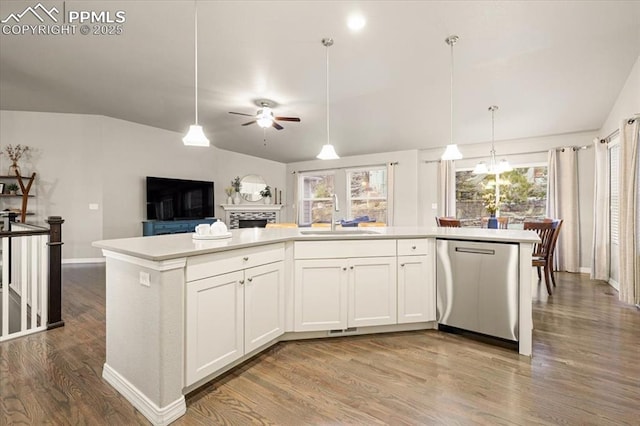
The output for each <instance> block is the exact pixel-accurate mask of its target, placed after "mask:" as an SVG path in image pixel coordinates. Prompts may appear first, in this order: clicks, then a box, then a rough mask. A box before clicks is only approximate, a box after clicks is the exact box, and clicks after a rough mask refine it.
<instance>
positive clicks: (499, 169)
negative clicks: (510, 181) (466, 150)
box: [473, 105, 513, 175]
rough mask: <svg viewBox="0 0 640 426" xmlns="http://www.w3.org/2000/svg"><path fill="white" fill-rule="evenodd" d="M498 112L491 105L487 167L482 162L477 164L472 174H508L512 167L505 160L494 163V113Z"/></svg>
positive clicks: (494, 106) (495, 107) (495, 106)
mask: <svg viewBox="0 0 640 426" xmlns="http://www.w3.org/2000/svg"><path fill="white" fill-rule="evenodd" d="M497 110H498V106H497V105H491V106H490V107H489V111H490V112H491V152H490V155H489V166H487V163H485V162H484V161H481V162H479V163H478V164H477V165H476V167H475V168H474V169H473V174H476V175H482V174H484V175H486V174H496V175H498V174H500V173H504V172H510V171H511V170H513V167H511V165H509V162H508V161H507V160H505V159H503V160H501V161H500V163H498V162H497V161H496V148H495V146H494V145H495V113H496V111H497Z"/></svg>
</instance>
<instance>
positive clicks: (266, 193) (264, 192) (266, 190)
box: [260, 185, 271, 204]
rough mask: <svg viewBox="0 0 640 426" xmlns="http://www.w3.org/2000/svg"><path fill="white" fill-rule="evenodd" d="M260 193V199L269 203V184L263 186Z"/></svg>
mask: <svg viewBox="0 0 640 426" xmlns="http://www.w3.org/2000/svg"><path fill="white" fill-rule="evenodd" d="M260 195H262V199H263V200H264V203H265V204H271V187H270V186H269V185H267V186H265V187H264V189H263V190H262V191H260Z"/></svg>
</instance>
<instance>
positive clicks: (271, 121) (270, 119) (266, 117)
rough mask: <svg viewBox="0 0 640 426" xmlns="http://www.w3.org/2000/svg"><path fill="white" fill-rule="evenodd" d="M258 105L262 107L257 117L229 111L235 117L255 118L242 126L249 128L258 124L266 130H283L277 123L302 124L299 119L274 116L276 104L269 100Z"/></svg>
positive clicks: (257, 102) (261, 101)
mask: <svg viewBox="0 0 640 426" xmlns="http://www.w3.org/2000/svg"><path fill="white" fill-rule="evenodd" d="M256 105H258V106H259V107H260V109H259V110H258V112H257V113H256V114H255V115H251V114H244V113H242V112H232V111H229V114H235V115H244V116H246V117H253V118H254V120H251V121H249V122H247V123H244V124H242V126H248V125H250V124H253V123H257V124H258V126H260V127H262V128H263V129H266V128H267V127H274V128H275V129H277V130H282V129H284V127H282V126H281V125H280V124H278V123H276V121H297V122H300V118H299V117H279V116H275V115H274V114H273V107H274V106H275V102H273V101H270V100H267V99H259V100H257V101H256Z"/></svg>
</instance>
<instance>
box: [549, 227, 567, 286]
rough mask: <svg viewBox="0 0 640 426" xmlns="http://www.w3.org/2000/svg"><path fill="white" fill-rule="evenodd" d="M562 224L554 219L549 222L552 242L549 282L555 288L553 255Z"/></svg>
mask: <svg viewBox="0 0 640 426" xmlns="http://www.w3.org/2000/svg"><path fill="white" fill-rule="evenodd" d="M563 222H564V220H563V219H556V220H554V221H553V222H551V223H552V224H553V228H554V230H553V237H552V239H553V241H551V252H550V253H549V265H550V267H551V282H553V286H554V287H555V286H556V277H555V273H554V270H553V268H554V264H553V263H554V262H553V259H554V257H553V256H554V254H555V252H556V245H557V244H558V237H559V236H560V228H562V223H563Z"/></svg>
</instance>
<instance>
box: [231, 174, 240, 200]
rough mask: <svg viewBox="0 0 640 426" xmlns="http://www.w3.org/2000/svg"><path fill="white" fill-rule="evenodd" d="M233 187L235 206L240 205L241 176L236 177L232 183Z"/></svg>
mask: <svg viewBox="0 0 640 426" xmlns="http://www.w3.org/2000/svg"><path fill="white" fill-rule="evenodd" d="M231 187H232V188H233V191H234V193H233V204H240V201H241V199H240V176H236V177H235V178H234V179H233V180H232V181H231Z"/></svg>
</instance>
